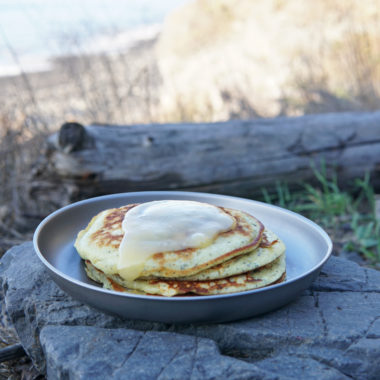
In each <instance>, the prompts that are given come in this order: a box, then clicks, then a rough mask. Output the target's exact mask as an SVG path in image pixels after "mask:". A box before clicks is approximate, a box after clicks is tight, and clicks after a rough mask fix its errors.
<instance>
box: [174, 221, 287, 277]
mask: <svg viewBox="0 0 380 380" xmlns="http://www.w3.org/2000/svg"><path fill="white" fill-rule="evenodd" d="M284 252H285V245H284V243H283V242H282V241H281V240H280V239H279V237H278V236H277V235H276V234H275V233H274V232H272V231H270V230H268V229H267V228H266V229H265V230H264V235H263V239H262V241H261V243H260V246H259V247H258V248H257V249H255V250H253V251H252V252H248V253H245V254H243V255H239V256H236V257H234V258H232V259H230V260H228V261H225V262H223V263H221V264H218V265H215V266H213V267H211V268H208V269H206V270H203V271H201V272H199V273H196V274H194V275H192V276H187V277H181V278H178V279H179V280H189V281H202V280H215V279H220V278H226V277H230V276H234V275H237V274H241V273H245V272H249V271H253V270H255V269H258V268H260V267H262V266H265V265H267V264H269V263H271V262H272V261H274V260H276V259H277V258H278V257H280V256H281V255H282V254H283V253H284Z"/></svg>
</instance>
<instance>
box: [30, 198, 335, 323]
mask: <svg viewBox="0 0 380 380" xmlns="http://www.w3.org/2000/svg"><path fill="white" fill-rule="evenodd" d="M160 199H188V200H196V201H200V202H208V203H211V204H215V205H219V206H224V207H230V208H235V209H240V210H243V211H246V212H248V213H251V214H252V215H254V216H255V217H257V218H258V219H259V220H261V221H262V222H263V223H264V225H265V226H267V227H268V228H269V229H271V230H273V231H274V232H275V233H276V234H277V235H278V236H279V237H280V238H281V239H282V240H283V241H284V243H285V245H286V255H287V256H286V265H287V280H286V281H285V282H283V283H281V284H276V285H272V286H269V287H266V288H263V289H256V290H251V291H246V292H240V293H233V294H228V295H218V296H193V297H174V298H166V297H160V296H147V295H135V294H126V293H118V292H114V291H110V290H106V289H103V288H101V287H100V286H99V285H97V284H96V283H95V282H93V281H92V280H90V279H89V278H87V276H86V274H85V271H84V267H83V263H82V261H81V259H80V257H79V255H78V253H77V252H76V249H75V248H74V246H73V244H74V241H75V238H76V236H77V234H78V232H79V231H80V230H82V229H83V228H85V227H86V226H87V224H88V223H89V221H90V219H91V218H92V217H93V216H95V215H96V214H97V213H99V212H100V211H102V210H104V209H107V208H112V207H120V206H123V205H126V204H129V203H140V202H147V201H152V200H160ZM33 243H34V248H35V250H36V252H37V255H38V257H39V258H40V259H41V261H42V263H43V264H44V265H45V266H46V268H47V269H48V271H49V272H50V275H51V276H52V278H53V280H54V281H55V282H56V283H57V284H58V285H59V286H60V287H61V288H62V289H63V290H65V291H66V292H67V293H69V294H70V295H71V296H73V297H74V298H76V299H79V300H80V301H82V302H84V303H87V304H90V305H92V306H94V307H96V308H98V309H100V310H103V311H105V312H107V313H111V314H115V315H119V316H122V317H125V318H129V319H141V320H149V321H160V322H166V323H194V322H225V321H232V320H237V319H243V318H248V317H252V316H254V315H258V314H263V313H266V312H268V311H271V310H274V309H276V308H279V307H281V306H283V305H285V304H287V303H288V302H290V301H291V300H293V299H294V298H295V297H297V296H298V295H299V294H300V293H301V292H302V291H303V290H304V289H306V288H307V287H309V286H310V284H311V282H312V281H313V280H314V279H315V278H316V276H317V275H318V273H319V271H320V269H321V267H322V265H323V264H324V263H325V262H326V260H327V259H328V258H329V256H330V254H331V251H332V243H331V240H330V238H329V236H328V235H327V234H326V232H325V231H324V230H323V229H322V228H321V227H319V226H318V225H317V224H315V223H314V222H312V221H310V220H308V219H306V218H304V217H303V216H301V215H298V214H296V213H293V212H291V211H288V210H285V209H282V208H279V207H276V206H272V205H267V204H265V203H261V202H257V201H252V200H248V199H243V198H236V197H230V196H224V195H216V194H206V193H192V192H180V191H149V192H136V193H124V194H113V195H107V196H102V197H97V198H92V199H88V200H85V201H81V202H77V203H74V204H72V205H69V206H66V207H64V208H62V209H60V210H58V211H56V212H54V213H52V214H51V215H49V216H48V217H47V218H45V219H44V220H43V221H42V222H41V223H40V225H39V226H38V228H37V229H36V231H35V234H34V239H33Z"/></svg>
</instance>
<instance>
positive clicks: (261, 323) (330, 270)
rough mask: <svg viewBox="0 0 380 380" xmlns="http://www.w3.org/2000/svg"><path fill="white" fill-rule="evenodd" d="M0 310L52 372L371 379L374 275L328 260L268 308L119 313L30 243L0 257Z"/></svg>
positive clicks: (378, 302) (377, 288) (376, 330)
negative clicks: (220, 315) (88, 299)
mask: <svg viewBox="0 0 380 380" xmlns="http://www.w3.org/2000/svg"><path fill="white" fill-rule="evenodd" d="M0 276H1V277H0V281H1V288H0V291H1V299H2V309H3V311H6V312H7V314H8V317H9V319H10V321H11V323H12V324H13V326H14V328H15V329H16V331H17V334H18V336H19V339H20V341H21V343H22V345H23V347H24V349H25V350H26V351H27V353H28V354H29V356H30V357H31V359H32V360H33V363H34V365H35V366H36V368H37V369H38V370H39V371H40V372H41V373H46V374H47V376H48V378H51V379H98V378H99V379H100V378H102V379H103V378H107V379H155V378H157V379H179V378H181V379H199V378H201V379H217V378H228V379H294V378H306V377H307V378H308V379H351V378H355V379H378V378H379V374H380V362H379V360H378V358H379V357H380V272H378V271H375V270H371V269H366V268H363V267H360V266H358V265H357V264H355V263H353V262H351V261H348V260H345V259H340V258H336V257H331V259H330V260H329V261H328V263H326V265H325V266H324V267H323V269H322V272H321V274H320V276H319V277H318V279H317V280H316V281H315V282H314V283H313V285H312V286H311V288H310V289H308V290H306V291H304V293H303V294H302V295H301V296H300V297H298V298H297V299H296V300H295V301H294V302H292V303H291V304H289V305H287V306H285V307H283V308H281V309H279V310H277V311H274V312H271V313H269V314H266V315H263V316H260V317H255V318H252V319H248V320H243V321H237V322H232V323H224V324H202V325H170V324H163V323H154V322H144V321H131V320H123V319H121V318H117V317H113V316H110V315H106V314H103V313H101V312H99V311H97V310H95V309H93V308H91V307H89V306H86V305H83V304H81V303H80V302H78V301H75V300H73V299H72V298H71V297H70V296H68V295H67V294H66V293H64V292H63V291H62V290H61V289H60V288H59V287H58V286H57V285H56V284H55V283H54V282H53V281H52V280H51V279H50V277H49V275H48V273H47V271H46V270H45V269H44V267H43V265H42V264H41V263H40V261H39V259H38V257H37V256H36V254H35V252H34V250H33V246H32V244H31V243H25V244H23V245H20V246H17V247H14V248H12V249H11V250H9V251H8V252H7V253H6V254H5V255H4V256H3V258H2V259H1V261H0Z"/></svg>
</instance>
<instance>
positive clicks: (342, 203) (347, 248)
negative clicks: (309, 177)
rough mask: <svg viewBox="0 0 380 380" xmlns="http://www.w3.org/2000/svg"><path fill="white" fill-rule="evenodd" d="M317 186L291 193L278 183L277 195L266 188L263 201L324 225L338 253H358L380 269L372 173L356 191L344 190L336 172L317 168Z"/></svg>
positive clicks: (378, 223) (379, 222)
mask: <svg viewBox="0 0 380 380" xmlns="http://www.w3.org/2000/svg"><path fill="white" fill-rule="evenodd" d="M313 171H314V174H315V178H316V180H317V185H316V186H313V185H311V184H308V183H305V184H303V185H302V187H301V190H297V191H291V190H290V189H289V186H288V185H287V184H286V183H277V185H276V190H275V192H274V193H269V192H268V190H267V189H263V191H262V193H263V200H264V201H265V202H267V203H271V204H276V205H278V206H280V207H284V208H287V209H290V210H292V211H295V212H297V213H300V214H302V215H304V216H306V217H307V218H309V219H311V220H313V221H315V222H316V223H318V224H319V225H321V226H322V227H323V228H324V229H326V231H327V232H328V233H329V235H330V236H331V238H332V240H333V242H334V247H335V251H342V252H357V253H358V254H360V255H361V256H362V257H363V258H364V259H365V261H366V262H368V264H369V265H371V266H374V267H377V268H380V220H379V219H378V218H377V216H376V211H375V210H376V207H375V195H374V191H373V188H372V187H371V185H370V177H369V175H368V174H366V175H365V176H364V178H362V179H359V178H358V179H357V180H356V181H355V183H354V185H353V187H352V189H350V190H349V191H348V190H342V189H341V188H340V187H339V185H338V176H337V174H336V172H335V173H333V174H332V175H328V174H327V172H326V167H325V166H324V165H322V166H321V168H320V169H317V168H316V167H315V166H313Z"/></svg>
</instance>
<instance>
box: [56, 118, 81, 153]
mask: <svg viewBox="0 0 380 380" xmlns="http://www.w3.org/2000/svg"><path fill="white" fill-rule="evenodd" d="M85 139H86V129H85V128H84V126H83V125H82V124H79V123H76V122H69V123H64V124H63V125H62V126H61V129H60V130H59V133H58V146H59V148H60V149H61V150H62V151H64V152H65V153H70V152H74V151H78V150H81V149H82V148H83V146H84V142H85Z"/></svg>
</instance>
